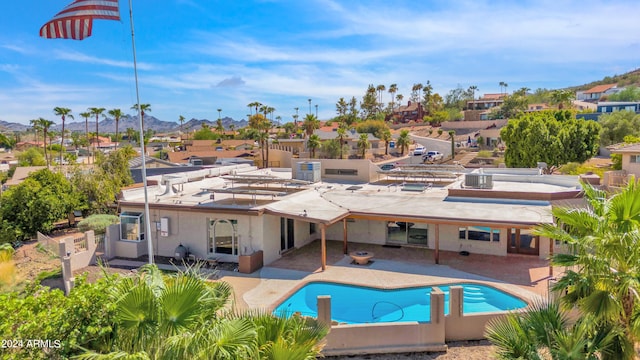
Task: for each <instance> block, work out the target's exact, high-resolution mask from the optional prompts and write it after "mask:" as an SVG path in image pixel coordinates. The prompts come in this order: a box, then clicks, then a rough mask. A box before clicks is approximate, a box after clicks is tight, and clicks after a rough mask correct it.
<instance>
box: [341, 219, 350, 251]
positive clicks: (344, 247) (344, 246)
mask: <svg viewBox="0 0 640 360" xmlns="http://www.w3.org/2000/svg"><path fill="white" fill-rule="evenodd" d="M342 240H343V244H342V251H343V252H344V254H345V255H347V254H348V253H349V248H348V247H347V218H344V219H342Z"/></svg>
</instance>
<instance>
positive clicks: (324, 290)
mask: <svg viewBox="0 0 640 360" xmlns="http://www.w3.org/2000/svg"><path fill="white" fill-rule="evenodd" d="M450 286H462V288H463V299H464V301H463V313H465V314H471V313H481V312H495V311H507V310H514V309H520V308H524V307H525V306H527V303H526V302H524V301H522V300H520V299H519V298H517V297H515V296H512V295H509V294H507V293H505V292H502V291H500V290H497V289H494V288H492V287H490V286H485V285H480V284H448V285H438V288H440V290H442V291H443V292H444V310H445V315H446V314H448V313H449V287H450ZM430 294H431V286H423V287H412V288H401V289H377V288H371V287H364V286H355V285H345V284H338V283H331V282H310V283H308V284H306V285H305V286H303V287H302V288H300V289H299V290H298V291H296V292H295V293H294V294H293V295H291V296H289V297H288V298H287V299H286V300H284V301H283V302H282V303H280V305H278V306H277V307H276V308H275V310H274V311H273V312H274V314H276V315H279V316H290V315H291V314H293V313H300V314H302V315H306V316H312V317H317V315H318V307H317V297H318V296H320V295H330V296H331V318H332V320H334V321H337V322H339V323H347V324H363V323H377V322H397V321H418V322H428V321H429V320H430V309H429V308H430V303H431V297H430Z"/></svg>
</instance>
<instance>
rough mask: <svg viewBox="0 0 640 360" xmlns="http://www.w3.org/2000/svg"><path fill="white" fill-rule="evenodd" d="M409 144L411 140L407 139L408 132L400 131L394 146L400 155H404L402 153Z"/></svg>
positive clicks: (405, 130)
mask: <svg viewBox="0 0 640 360" xmlns="http://www.w3.org/2000/svg"><path fill="white" fill-rule="evenodd" d="M409 142H411V139H409V130H407V129H403V130H401V131H400V136H399V137H398V141H397V142H396V144H397V145H398V147H399V148H400V155H404V151H405V150H407V149H408V148H409Z"/></svg>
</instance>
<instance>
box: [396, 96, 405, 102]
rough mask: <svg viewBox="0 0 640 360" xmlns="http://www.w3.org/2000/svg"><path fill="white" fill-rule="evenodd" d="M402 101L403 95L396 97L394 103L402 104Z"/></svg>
mask: <svg viewBox="0 0 640 360" xmlns="http://www.w3.org/2000/svg"><path fill="white" fill-rule="evenodd" d="M403 99H404V95H402V94H398V95H396V101H398V104H402V100H403Z"/></svg>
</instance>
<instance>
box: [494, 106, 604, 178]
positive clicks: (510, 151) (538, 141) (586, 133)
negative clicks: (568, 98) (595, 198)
mask: <svg viewBox="0 0 640 360" xmlns="http://www.w3.org/2000/svg"><path fill="white" fill-rule="evenodd" d="M600 129H601V128H600V125H599V124H598V123H597V122H595V121H589V120H581V119H580V120H578V119H576V118H575V114H574V113H573V112H571V111H568V110H559V111H555V110H548V111H538V112H533V113H527V114H522V115H520V116H519V117H518V118H516V119H513V120H510V121H509V122H508V124H507V126H505V127H504V128H503V129H502V131H501V132H500V136H501V137H502V140H503V141H504V142H505V144H506V146H507V149H506V152H505V164H506V165H507V166H508V167H536V166H537V163H538V162H545V163H547V164H548V165H549V166H552V165H553V166H558V165H562V164H566V163H568V162H580V163H582V162H584V161H586V160H588V159H590V158H592V157H593V156H595V155H597V153H598V147H599V141H600Z"/></svg>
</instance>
